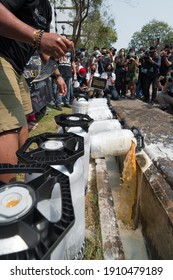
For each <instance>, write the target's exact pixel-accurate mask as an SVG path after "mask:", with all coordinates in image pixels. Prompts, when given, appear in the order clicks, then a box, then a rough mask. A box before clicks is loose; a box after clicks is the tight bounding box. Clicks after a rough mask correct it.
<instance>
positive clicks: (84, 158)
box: [68, 127, 90, 188]
mask: <svg viewBox="0 0 173 280" xmlns="http://www.w3.org/2000/svg"><path fill="white" fill-rule="evenodd" d="M68 132H73V133H74V134H76V135H79V136H82V137H83V138H84V155H83V156H82V157H81V159H82V161H83V166H84V181H85V182H84V184H85V188H86V186H87V183H88V174H89V160H90V132H89V131H88V132H86V131H85V130H83V129H82V128H81V127H71V128H69V129H68Z"/></svg>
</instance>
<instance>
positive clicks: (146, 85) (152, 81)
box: [141, 74, 158, 102]
mask: <svg viewBox="0 0 173 280" xmlns="http://www.w3.org/2000/svg"><path fill="white" fill-rule="evenodd" d="M157 85H158V76H149V75H146V74H142V75H141V87H142V93H143V95H144V100H145V101H146V102H149V101H150V86H152V91H151V101H155V99H156V95H157Z"/></svg>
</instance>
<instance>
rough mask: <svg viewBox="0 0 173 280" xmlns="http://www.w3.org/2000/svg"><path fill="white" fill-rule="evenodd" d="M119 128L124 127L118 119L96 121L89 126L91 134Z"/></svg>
mask: <svg viewBox="0 0 173 280" xmlns="http://www.w3.org/2000/svg"><path fill="white" fill-rule="evenodd" d="M119 129H122V126H121V123H120V122H119V121H118V120H117V119H110V120H100V121H94V122H93V123H92V124H91V125H90V127H89V131H90V133H91V135H94V134H97V133H99V132H106V131H113V130H119Z"/></svg>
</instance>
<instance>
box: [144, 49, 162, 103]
mask: <svg viewBox="0 0 173 280" xmlns="http://www.w3.org/2000/svg"><path fill="white" fill-rule="evenodd" d="M140 63H141V86H142V93H143V95H144V101H145V102H147V103H151V104H152V105H154V102H155V100H156V95H157V86H158V77H159V70H160V63H161V58H160V55H159V54H158V53H157V50H156V48H155V47H154V46H151V47H150V49H149V51H146V52H145V53H144V54H143V56H142V57H141V58H140ZM150 86H151V87H152V90H151V97H150Z"/></svg>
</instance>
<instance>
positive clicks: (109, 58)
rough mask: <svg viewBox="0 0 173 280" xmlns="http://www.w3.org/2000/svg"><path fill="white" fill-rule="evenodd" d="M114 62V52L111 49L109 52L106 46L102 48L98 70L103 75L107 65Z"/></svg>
mask: <svg viewBox="0 0 173 280" xmlns="http://www.w3.org/2000/svg"><path fill="white" fill-rule="evenodd" d="M112 62H113V54H112V52H111V51H110V53H109V54H108V52H107V49H106V48H105V47H102V48H101V56H99V57H98V72H99V74H100V75H101V74H102V73H103V72H104V70H105V67H106V65H107V64H108V63H111V64H112Z"/></svg>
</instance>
